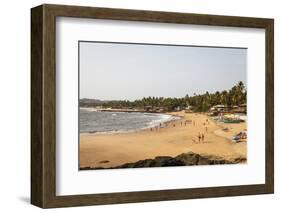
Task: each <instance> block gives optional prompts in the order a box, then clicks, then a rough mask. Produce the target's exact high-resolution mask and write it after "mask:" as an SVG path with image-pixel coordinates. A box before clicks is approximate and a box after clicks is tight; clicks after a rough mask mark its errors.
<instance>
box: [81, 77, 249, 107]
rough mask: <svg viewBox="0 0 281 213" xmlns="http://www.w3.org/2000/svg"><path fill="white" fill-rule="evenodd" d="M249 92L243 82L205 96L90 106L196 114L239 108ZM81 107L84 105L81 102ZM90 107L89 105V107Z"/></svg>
mask: <svg viewBox="0 0 281 213" xmlns="http://www.w3.org/2000/svg"><path fill="white" fill-rule="evenodd" d="M246 99H247V90H246V88H245V85H244V84H243V82H242V81H239V82H238V83H237V84H236V85H234V86H233V87H232V88H231V89H230V90H223V91H221V92H219V91H217V92H215V93H209V92H206V93H204V94H199V95H197V94H195V93H194V94H193V95H192V96H189V95H186V96H185V97H183V98H164V97H144V98H142V99H138V100H134V101H129V100H114V101H105V102H103V103H99V104H95V103H92V104H90V105H91V106H92V107H96V106H101V107H103V108H116V109H117V108H118V109H122V108H127V109H129V108H132V109H144V110H145V109H147V108H148V107H149V108H152V109H154V108H163V109H164V110H165V111H173V110H175V108H180V109H183V108H186V107H191V108H192V110H193V111H195V112H206V111H208V110H209V109H210V108H211V107H212V106H215V105H220V104H222V105H225V106H229V107H231V106H239V105H241V104H244V103H246ZM80 106H83V103H81V102H80ZM87 106H89V104H88V105H87Z"/></svg>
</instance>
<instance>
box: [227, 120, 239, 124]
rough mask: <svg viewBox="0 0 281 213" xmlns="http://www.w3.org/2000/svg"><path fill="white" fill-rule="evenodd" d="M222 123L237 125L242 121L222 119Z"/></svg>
mask: <svg viewBox="0 0 281 213" xmlns="http://www.w3.org/2000/svg"><path fill="white" fill-rule="evenodd" d="M223 122H224V123H233V124H237V123H241V122H242V120H239V119H224V120H223Z"/></svg>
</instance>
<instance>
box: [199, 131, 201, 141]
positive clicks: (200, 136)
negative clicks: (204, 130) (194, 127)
mask: <svg viewBox="0 0 281 213" xmlns="http://www.w3.org/2000/svg"><path fill="white" fill-rule="evenodd" d="M200 141H201V134H200V132H199V133H198V142H199V143H200Z"/></svg>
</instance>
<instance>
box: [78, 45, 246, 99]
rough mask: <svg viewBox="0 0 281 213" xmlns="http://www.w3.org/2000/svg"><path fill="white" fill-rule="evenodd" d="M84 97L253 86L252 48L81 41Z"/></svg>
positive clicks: (132, 96)
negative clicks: (249, 51) (249, 71)
mask: <svg viewBox="0 0 281 213" xmlns="http://www.w3.org/2000/svg"><path fill="white" fill-rule="evenodd" d="M79 51H80V61H79V64H80V67H79V70H80V99H83V98H88V99H98V100H136V99H142V98H143V97H148V96H151V97H153V96H155V97H165V98H166V97H176V98H180V97H184V96H185V95H187V94H188V95H189V96H192V95H193V94H194V93H196V94H203V93H205V92H206V91H208V92H209V93H213V92H216V91H222V90H229V89H231V88H232V87H233V86H234V85H235V84H237V83H238V82H239V81H242V82H243V83H244V85H245V86H246V87H247V72H246V70H247V49H242V48H239V49H238V48H214V47H194V46H167V45H147V44H144V45H140V44H125V43H122V44H120V43H100V42H98V43H97V42H79Z"/></svg>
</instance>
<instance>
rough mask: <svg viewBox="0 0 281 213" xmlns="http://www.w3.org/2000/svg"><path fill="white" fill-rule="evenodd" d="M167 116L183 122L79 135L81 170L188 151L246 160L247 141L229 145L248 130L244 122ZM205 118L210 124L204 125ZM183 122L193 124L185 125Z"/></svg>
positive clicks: (181, 114) (204, 117)
mask: <svg viewBox="0 0 281 213" xmlns="http://www.w3.org/2000/svg"><path fill="white" fill-rule="evenodd" d="M170 114H173V115H177V116H181V117H182V119H180V120H176V121H172V122H169V123H168V125H167V126H165V127H163V128H158V129H157V130H156V129H153V130H152V131H151V130H150V129H148V130H144V131H139V132H133V133H116V134H101V135H97V134H80V168H84V167H92V168H93V167H103V168H107V167H115V166H119V165H122V164H125V163H131V162H136V161H139V160H144V159H148V158H155V157H157V156H171V157H175V156H177V155H179V154H181V153H186V152H190V151H192V152H194V153H198V154H204V155H215V156H219V157H223V158H225V159H228V160H231V159H233V158H235V157H244V158H246V156H247V144H246V142H240V143H234V142H231V138H232V137H233V135H235V134H237V133H239V132H240V131H243V130H245V129H246V128H247V124H246V123H245V122H243V123H236V124H233V123H232V124H230V123H228V124H226V123H221V122H220V123H218V122H216V121H214V120H212V119H211V118H210V117H208V116H207V115H206V114H196V113H185V112H184V111H181V112H174V113H170ZM207 119H208V121H209V122H206V120H207ZM185 120H192V122H191V123H187V124H186V125H185ZM204 123H205V125H204ZM206 127H207V129H206ZM226 127H227V128H228V129H229V130H228V131H227V132H225V131H223V130H222V129H223V128H226ZM199 133H200V134H202V133H203V134H204V141H203V142H202V140H201V141H200V142H199V141H198V140H199V139H198V135H199Z"/></svg>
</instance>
